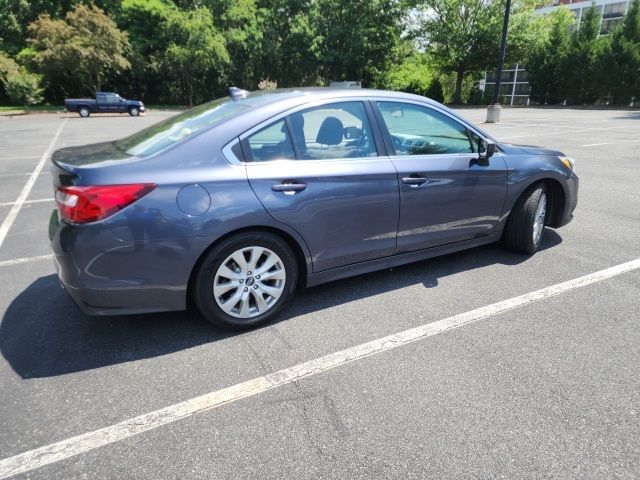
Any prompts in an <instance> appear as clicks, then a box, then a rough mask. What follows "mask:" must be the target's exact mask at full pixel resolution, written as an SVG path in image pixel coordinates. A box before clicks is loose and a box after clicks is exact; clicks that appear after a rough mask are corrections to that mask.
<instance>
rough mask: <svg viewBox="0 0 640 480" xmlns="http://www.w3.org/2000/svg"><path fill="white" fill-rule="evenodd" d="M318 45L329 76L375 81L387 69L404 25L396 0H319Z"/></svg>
mask: <svg viewBox="0 0 640 480" xmlns="http://www.w3.org/2000/svg"><path fill="white" fill-rule="evenodd" d="M313 7H314V8H313V25H314V33H315V37H316V38H315V48H316V51H317V52H318V59H319V62H320V65H321V68H322V72H323V76H324V77H325V78H326V79H327V80H361V81H363V82H365V83H369V84H370V83H372V82H374V81H375V80H376V79H378V78H379V77H380V76H381V75H382V73H383V72H386V70H387V69H388V66H389V64H390V63H391V61H392V60H393V58H392V57H391V54H392V53H393V52H394V50H395V49H396V46H397V45H398V43H399V41H400V34H401V33H402V28H401V25H400V22H399V19H400V18H401V14H400V10H399V8H398V2H396V1H394V0H352V1H351V2H349V3H345V2H343V1H342V0H317V1H316V2H314V4H313Z"/></svg>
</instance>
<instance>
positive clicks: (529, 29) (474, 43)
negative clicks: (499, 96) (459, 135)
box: [413, 0, 547, 103]
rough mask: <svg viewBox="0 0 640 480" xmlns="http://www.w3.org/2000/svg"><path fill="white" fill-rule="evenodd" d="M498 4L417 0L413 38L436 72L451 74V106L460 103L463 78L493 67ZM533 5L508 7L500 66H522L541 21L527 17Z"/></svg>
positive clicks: (531, 0)
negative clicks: (503, 52) (507, 27)
mask: <svg viewBox="0 0 640 480" xmlns="http://www.w3.org/2000/svg"><path fill="white" fill-rule="evenodd" d="M504 6H505V4H504V1H503V0H419V1H418V2H417V4H416V11H417V12H418V14H419V21H418V26H417V27H416V28H414V29H413V34H414V36H415V37H416V38H417V39H418V40H419V41H420V42H421V43H422V44H423V46H424V48H425V49H426V50H427V51H428V52H429V53H430V54H431V55H432V56H433V58H434V59H435V61H436V64H437V65H438V67H439V68H440V69H441V70H442V71H443V72H445V73H453V74H454V75H455V87H454V94H453V102H454V103H461V102H462V92H463V83H464V77H465V75H467V74H472V75H478V74H479V73H481V72H483V71H486V70H493V69H494V68H495V64H496V60H497V57H498V49H499V45H500V35H501V32H502V21H503V16H504ZM534 6H535V0H523V1H520V2H517V3H515V4H514V6H513V7H512V13H511V22H510V27H509V36H508V41H507V49H506V61H507V63H509V62H510V61H518V62H522V61H526V56H527V54H528V52H529V51H530V50H531V48H532V45H533V44H535V43H536V42H537V41H538V39H539V37H540V32H541V31H544V29H545V28H547V27H546V21H545V20H544V19H543V18H537V17H536V16H534V14H533V7H534Z"/></svg>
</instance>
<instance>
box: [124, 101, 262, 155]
mask: <svg viewBox="0 0 640 480" xmlns="http://www.w3.org/2000/svg"><path fill="white" fill-rule="evenodd" d="M250 108H251V107H250V106H248V105H247V104H246V103H244V102H243V103H239V102H234V101H232V100H231V99H230V98H229V97H225V98H220V99H218V100H213V101H211V102H208V103H203V104H202V105H199V106H197V107H195V108H192V109H189V110H187V111H186V112H183V113H181V114H179V115H176V116H175V117H171V118H168V119H167V120H164V121H162V122H160V123H157V124H155V125H152V126H151V127H149V128H145V129H144V130H141V131H140V132H138V133H135V134H133V135H131V136H130V137H127V138H123V139H122V140H118V141H117V142H115V146H116V148H118V149H119V150H121V151H123V152H125V153H127V154H129V155H135V156H137V157H148V156H150V155H153V154H154V153H158V152H159V151H161V150H164V149H165V148H168V147H170V146H172V145H175V144H176V143H178V142H180V141H182V140H184V139H186V138H188V137H190V136H191V135H193V134H195V133H197V132H199V131H201V130H205V129H207V128H210V127H212V126H214V125H216V124H218V123H220V122H222V121H223V120H226V119H229V118H231V117H235V116H236V115H240V114H241V113H243V112H246V111H247V110H249V109H250Z"/></svg>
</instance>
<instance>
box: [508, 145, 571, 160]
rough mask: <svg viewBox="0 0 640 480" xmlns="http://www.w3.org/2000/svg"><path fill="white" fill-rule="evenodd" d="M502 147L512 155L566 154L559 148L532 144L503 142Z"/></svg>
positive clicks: (550, 155)
mask: <svg viewBox="0 0 640 480" xmlns="http://www.w3.org/2000/svg"><path fill="white" fill-rule="evenodd" d="M500 149H501V150H502V151H503V152H505V153H507V154H511V155H522V154H527V155H544V156H548V157H558V156H560V157H562V156H564V153H562V152H560V151H558V150H552V149H549V148H543V147H534V146H532V145H513V144H511V143H501V144H500Z"/></svg>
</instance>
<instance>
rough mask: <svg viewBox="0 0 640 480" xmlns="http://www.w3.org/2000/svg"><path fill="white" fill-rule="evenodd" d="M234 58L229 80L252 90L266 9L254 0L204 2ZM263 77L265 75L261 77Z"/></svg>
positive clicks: (259, 62) (257, 75) (259, 64)
mask: <svg viewBox="0 0 640 480" xmlns="http://www.w3.org/2000/svg"><path fill="white" fill-rule="evenodd" d="M204 3H205V5H206V6H208V8H209V9H210V10H211V12H212V14H213V19H214V23H215V25H216V27H217V28H218V29H219V30H220V32H221V33H222V35H223V36H224V38H225V43H226V47H227V51H228V52H229V57H230V58H232V59H233V62H232V65H231V71H230V74H229V76H230V80H231V83H233V84H234V85H241V86H242V87H243V88H249V89H252V90H253V89H255V88H256V87H257V86H258V82H259V81H260V79H261V78H260V77H261V74H262V72H261V67H262V58H263V46H264V30H265V29H264V24H265V20H266V17H267V11H266V9H264V8H262V7H260V6H259V5H258V2H257V1H256V0H206V1H205V2H204ZM262 76H264V75H262Z"/></svg>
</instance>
